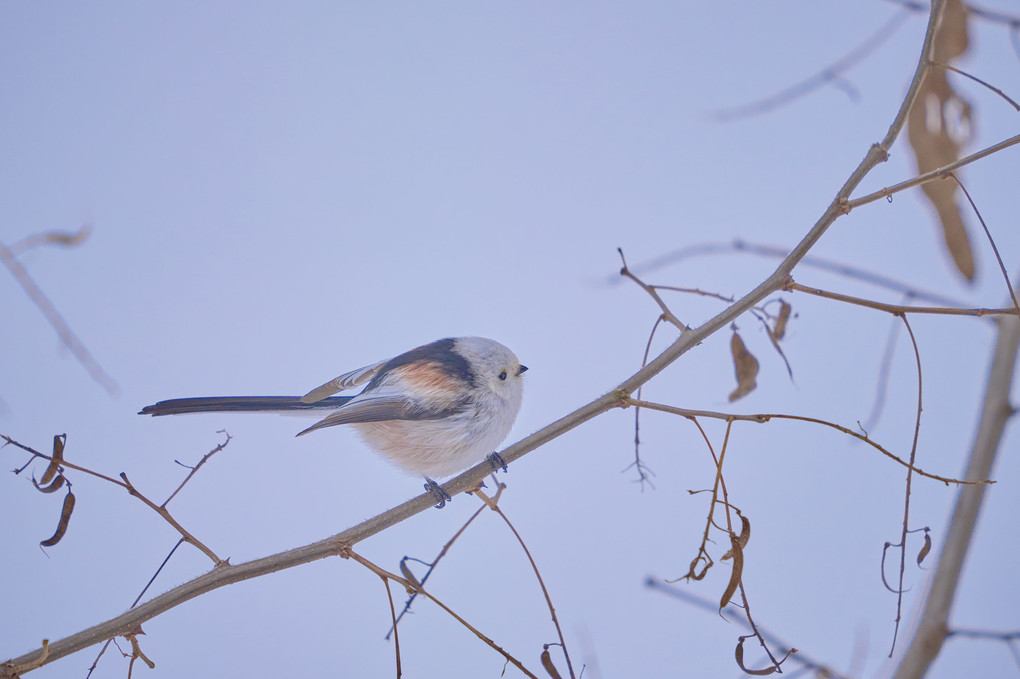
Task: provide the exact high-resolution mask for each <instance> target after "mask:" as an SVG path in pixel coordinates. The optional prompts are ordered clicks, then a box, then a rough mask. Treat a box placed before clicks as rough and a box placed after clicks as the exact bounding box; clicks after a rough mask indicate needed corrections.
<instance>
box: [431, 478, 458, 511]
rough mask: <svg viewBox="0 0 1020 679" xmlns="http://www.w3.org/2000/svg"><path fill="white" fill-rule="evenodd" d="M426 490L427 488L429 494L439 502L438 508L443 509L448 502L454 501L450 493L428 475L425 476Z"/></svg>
mask: <svg viewBox="0 0 1020 679" xmlns="http://www.w3.org/2000/svg"><path fill="white" fill-rule="evenodd" d="M425 490H427V491H428V492H429V494H431V495H432V497H434V498H435V499H436V502H438V503H439V504H437V505H436V509H442V508H443V507H445V506H446V503H447V502H452V501H453V498H452V497H450V494H449V493H447V492H446V491H445V490H443V487H442V486H440V485H439V484H438V483H436V482H435V481H433V480H432V479H430V478H429V477H427V476H426V477H425Z"/></svg>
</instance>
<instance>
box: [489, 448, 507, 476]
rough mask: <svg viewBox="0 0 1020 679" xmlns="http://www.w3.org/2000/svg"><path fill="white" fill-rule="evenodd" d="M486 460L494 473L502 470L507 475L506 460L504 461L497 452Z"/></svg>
mask: <svg viewBox="0 0 1020 679" xmlns="http://www.w3.org/2000/svg"><path fill="white" fill-rule="evenodd" d="M485 459H486V460H487V461H488V462H489V466H491V467H492V471H493V472H495V471H496V470H497V469H502V470H503V473H504V474H505V473H506V460H504V459H503V456H502V455H500V454H499V453H497V452H493V453H492V455H489V456H488V457H487V458H485Z"/></svg>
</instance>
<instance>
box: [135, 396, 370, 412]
mask: <svg viewBox="0 0 1020 679" xmlns="http://www.w3.org/2000/svg"><path fill="white" fill-rule="evenodd" d="M352 398H353V397H352V396H334V397H332V398H326V399H322V400H321V401H317V402H316V403H305V402H304V401H302V400H301V399H300V397H298V396H212V397H203V398H174V399H170V400H168V401H160V402H159V403H156V404H153V405H151V406H145V407H144V408H142V409H141V411H140V412H139V413H138V414H139V415H153V416H156V417H158V416H160V415H184V414H187V413H223V412H242V413H244V412H274V411H275V412H301V411H306V412H316V411H321V410H335V409H336V408H339V407H340V406H342V405H344V404H345V403H347V402H348V401H350V400H351V399H352Z"/></svg>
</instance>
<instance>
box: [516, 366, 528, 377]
mask: <svg viewBox="0 0 1020 679" xmlns="http://www.w3.org/2000/svg"><path fill="white" fill-rule="evenodd" d="M527 371H528V366H526V365H522V366H521V367H520V368H518V369H517V374H518V375H523V374H524V373H526V372H527Z"/></svg>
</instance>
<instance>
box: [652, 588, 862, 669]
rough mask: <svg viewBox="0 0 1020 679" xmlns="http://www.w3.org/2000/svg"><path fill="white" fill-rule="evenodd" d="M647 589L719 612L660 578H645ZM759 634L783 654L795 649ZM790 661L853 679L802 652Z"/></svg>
mask: <svg viewBox="0 0 1020 679" xmlns="http://www.w3.org/2000/svg"><path fill="white" fill-rule="evenodd" d="M645 587H647V588H648V589H651V590H655V591H657V592H662V593H663V594H665V595H667V596H670V597H673V598H674V599H678V600H680V601H683V602H684V603H688V604H690V605H692V606H694V607H695V608H700V609H701V610H703V611H706V612H709V613H715V612H717V611H718V606H717V605H716V603H715V602H712V601H709V600H708V599H704V598H702V597H700V596H698V595H696V594H693V593H691V592H688V591H687V590H685V589H681V588H679V587H672V586H670V585H669V584H667V583H665V582H660V581H659V579H658V578H653V577H647V578H645ZM736 610H737V607H736V606H735V605H732V604H731V606H727V607H726V608H725V609H723V613H727V612H735V611H736ZM728 619H729V618H728ZM737 624H739V625H742V626H743V627H744V628H745V629H750V626H749V625H748V624H747V621H746V620H741V619H739V618H737ZM758 633H759V634H761V636H762V637H763V638H764V639H765V640H766V641H768V642H769V643H770V644H772V645H773V646H774V647H776V648H778V649H779V651H780V652H781V653H783V652H786V651H788V650H790V649H791V648H793V646H791V645H790V644H788V643H786V642H785V641H783V640H782V639H780V638H779V637H777V636H776V635H775V634H773V633H771V632H769V631H768V630H766V629H765V628H763V627H762V626H761V625H758ZM790 659H791V660H793V661H794V662H795V663H797V664H799V665H802V666H803V667H804V668H806V669H808V670H812V671H814V672H815V675H816V676H818V677H831V678H832V679H851V677H850V675H846V674H842V673H840V672H838V671H836V670H834V669H832V668H831V667H829V666H828V665H824V664H822V663H820V662H818V661H816V660H814V659H813V658H811V656H809V655H807V654H806V653H804V652H802V651H801V652H798V653H797V654H796V655H792V656H790Z"/></svg>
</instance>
